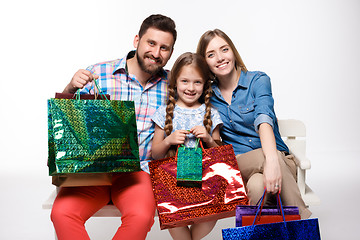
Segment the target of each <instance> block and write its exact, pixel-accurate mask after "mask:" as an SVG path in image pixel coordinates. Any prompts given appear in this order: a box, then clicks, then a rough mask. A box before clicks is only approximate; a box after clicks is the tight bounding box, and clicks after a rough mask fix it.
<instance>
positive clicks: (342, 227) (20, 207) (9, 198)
mask: <svg viewBox="0 0 360 240" xmlns="http://www.w3.org/2000/svg"><path fill="white" fill-rule="evenodd" d="M359 153H360V152H359V151H357V152H352V153H331V154H330V153H327V154H322V153H316V154H315V153H313V154H311V155H308V157H309V158H310V159H311V162H312V169H311V170H310V171H309V173H308V183H309V185H310V186H311V187H312V188H313V189H314V190H315V192H316V193H317V194H318V195H319V196H320V198H321V205H319V206H311V207H310V210H311V211H312V212H313V216H312V217H316V218H318V219H319V223H320V231H321V236H322V239H325V240H333V239H334V240H337V239H347V240H352V239H360V237H359V233H358V228H359V226H360V222H359V220H357V219H358V218H359V216H360V211H359V205H358V202H359V199H360V193H359V190H360V174H359V170H360V161H359V160H360V159H358V156H359ZM19 172H21V173H19ZM24 172H25V170H24V169H21V170H19V171H18V172H17V173H9V172H7V171H6V170H5V169H1V170H0V192H1V195H0V216H1V217H0V239H1V240H23V239H24V240H42V239H54V231H53V227H52V224H51V221H50V218H49V215H50V210H43V209H42V208H41V204H42V202H43V201H44V200H45V199H46V198H47V197H48V195H49V194H50V192H51V191H52V190H53V189H54V187H53V186H52V185H51V183H50V178H49V177H48V176H47V172H46V168H44V171H41V172H40V173H39V172H38V173H24ZM234 222H235V220H234V218H228V219H224V220H220V221H219V222H218V224H217V226H216V228H215V229H214V230H213V231H212V233H211V234H210V235H208V236H207V237H206V239H207V240H209V239H222V238H221V229H222V228H228V227H233V226H234V225H235V223H234ZM119 223H120V219H119V218H92V219H90V220H89V221H88V223H87V229H88V232H89V234H90V236H91V239H93V240H106V239H111V236H112V235H113V234H114V232H115V231H116V229H117V226H118V225H119ZM147 239H149V240H155V239H156V240H158V239H171V238H170V235H169V234H168V232H167V231H166V230H164V231H161V230H160V229H159V222H158V221H157V219H156V222H155V224H154V226H153V228H152V230H151V232H150V233H149V235H148V237H147Z"/></svg>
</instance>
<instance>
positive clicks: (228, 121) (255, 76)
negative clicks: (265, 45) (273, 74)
mask: <svg viewBox="0 0 360 240" xmlns="http://www.w3.org/2000/svg"><path fill="white" fill-rule="evenodd" d="M212 88H213V92H214V93H213V96H212V97H211V103H212V104H213V106H214V107H215V108H216V109H217V110H218V111H219V113H220V117H221V119H222V121H223V122H224V125H223V127H222V129H221V138H222V141H223V142H224V143H226V144H232V145H233V148H234V152H235V154H236V155H237V154H242V153H246V152H249V151H251V150H255V149H258V148H261V142H260V136H259V134H258V130H259V126H260V124H261V123H268V124H270V125H271V126H272V128H273V130H274V135H275V140H276V147H277V149H278V150H279V151H286V152H288V151H289V149H288V147H287V146H286V145H285V143H284V141H283V140H282V139H281V136H280V132H279V127H278V123H277V120H276V115H275V111H274V99H273V97H272V92H271V83H270V78H269V77H268V76H267V75H266V74H265V73H263V72H257V71H256V72H249V71H248V72H243V71H242V72H241V75H240V78H239V82H238V85H237V87H236V89H235V90H234V91H233V94H232V99H231V104H230V105H229V104H228V103H227V102H226V101H225V99H224V98H223V97H222V95H221V92H220V89H219V87H218V86H217V84H216V82H215V83H214V84H213V85H212Z"/></svg>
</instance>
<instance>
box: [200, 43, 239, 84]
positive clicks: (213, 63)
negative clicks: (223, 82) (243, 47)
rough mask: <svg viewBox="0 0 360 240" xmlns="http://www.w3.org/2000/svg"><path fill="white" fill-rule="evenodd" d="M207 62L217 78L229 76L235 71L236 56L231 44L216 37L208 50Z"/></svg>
mask: <svg viewBox="0 0 360 240" xmlns="http://www.w3.org/2000/svg"><path fill="white" fill-rule="evenodd" d="M205 60H206V62H207V64H208V65H209V68H210V70H211V71H212V72H213V73H214V74H215V75H216V76H217V77H220V78H221V77H225V76H228V75H229V74H230V73H232V71H235V55H234V53H233V51H232V50H231V48H230V46H229V44H228V43H227V42H226V41H225V40H224V39H223V38H221V37H218V36H216V37H214V38H213V39H212V40H211V41H210V42H209V45H208V46H207V48H206V51H205Z"/></svg>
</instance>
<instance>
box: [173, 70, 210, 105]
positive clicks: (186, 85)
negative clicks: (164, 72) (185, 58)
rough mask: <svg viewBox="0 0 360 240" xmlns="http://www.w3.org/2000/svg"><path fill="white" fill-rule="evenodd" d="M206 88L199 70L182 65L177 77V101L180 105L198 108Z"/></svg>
mask: <svg viewBox="0 0 360 240" xmlns="http://www.w3.org/2000/svg"><path fill="white" fill-rule="evenodd" d="M203 90H204V79H203V78H202V76H201V75H200V73H199V71H198V70H197V69H196V68H195V67H193V66H191V65H185V66H184V67H182V69H181V71H180V74H179V76H178V77H177V79H176V91H177V96H178V98H177V101H176V104H177V105H179V106H180V107H187V108H197V107H199V106H200V105H201V103H200V102H199V101H198V100H199V98H200V97H201V95H202V93H203Z"/></svg>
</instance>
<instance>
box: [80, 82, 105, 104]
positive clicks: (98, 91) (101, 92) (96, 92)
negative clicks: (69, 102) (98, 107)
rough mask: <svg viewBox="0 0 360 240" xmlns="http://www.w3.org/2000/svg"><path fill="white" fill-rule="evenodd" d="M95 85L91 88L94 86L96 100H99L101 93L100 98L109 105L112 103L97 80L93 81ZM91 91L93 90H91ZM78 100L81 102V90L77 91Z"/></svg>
mask: <svg viewBox="0 0 360 240" xmlns="http://www.w3.org/2000/svg"><path fill="white" fill-rule="evenodd" d="M93 83H94V85H91V86H94V94H95V99H97V98H98V96H99V93H100V96H101V98H102V99H103V100H107V102H108V103H110V100H109V99H108V98H107V97H106V96H105V93H104V92H103V91H102V90H101V88H100V87H99V84H98V82H97V81H96V79H94V80H93ZM90 89H91V88H90ZM96 90H97V91H96ZM76 100H80V89H78V90H77V91H76Z"/></svg>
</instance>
